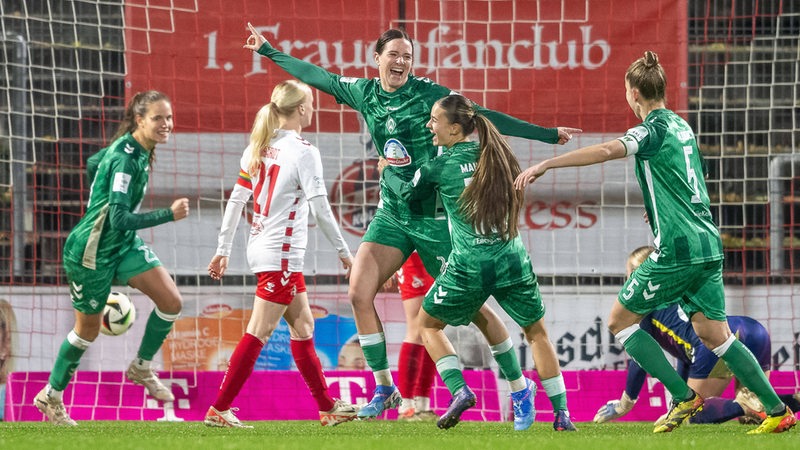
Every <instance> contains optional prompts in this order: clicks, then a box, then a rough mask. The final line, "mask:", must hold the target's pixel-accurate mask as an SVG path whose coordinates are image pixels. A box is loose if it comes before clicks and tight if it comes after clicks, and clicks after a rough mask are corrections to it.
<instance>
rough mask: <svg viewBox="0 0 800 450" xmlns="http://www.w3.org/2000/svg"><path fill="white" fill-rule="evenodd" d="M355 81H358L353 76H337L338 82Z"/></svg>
mask: <svg viewBox="0 0 800 450" xmlns="http://www.w3.org/2000/svg"><path fill="white" fill-rule="evenodd" d="M356 81H358V78H353V77H341V78H339V82H340V83H351V84H352V83H355V82H356Z"/></svg>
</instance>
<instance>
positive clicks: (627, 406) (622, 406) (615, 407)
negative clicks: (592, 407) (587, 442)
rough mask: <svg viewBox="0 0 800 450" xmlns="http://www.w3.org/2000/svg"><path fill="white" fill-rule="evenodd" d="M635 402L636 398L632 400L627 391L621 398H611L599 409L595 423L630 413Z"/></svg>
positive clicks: (595, 416)
mask: <svg viewBox="0 0 800 450" xmlns="http://www.w3.org/2000/svg"><path fill="white" fill-rule="evenodd" d="M635 404H636V400H632V399H631V398H630V397H628V393H627V392H623V393H622V397H621V398H620V399H619V400H611V401H609V402H608V403H606V404H605V405H603V406H601V407H600V409H598V410H597V414H595V415H594V423H605V422H608V421H610V420H616V419H619V418H620V417H622V416H624V415H625V414H628V412H630V410H632V409H633V405H635Z"/></svg>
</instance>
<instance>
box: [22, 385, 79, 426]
mask: <svg viewBox="0 0 800 450" xmlns="http://www.w3.org/2000/svg"><path fill="white" fill-rule="evenodd" d="M33 404H34V405H35V406H36V409H38V410H39V411H40V412H41V413H42V414H44V415H45V416H47V420H49V421H50V423H52V424H53V425H66V426H70V427H74V426H76V425H78V423H77V422H75V421H74V420H72V419H71V418H70V417H69V415H68V414H67V409H66V408H64V402H63V401H62V400H56V399H52V398H50V397H49V396H48V395H47V387H45V388H44V389H42V390H41V391H39V393H38V394H36V397H34V399H33Z"/></svg>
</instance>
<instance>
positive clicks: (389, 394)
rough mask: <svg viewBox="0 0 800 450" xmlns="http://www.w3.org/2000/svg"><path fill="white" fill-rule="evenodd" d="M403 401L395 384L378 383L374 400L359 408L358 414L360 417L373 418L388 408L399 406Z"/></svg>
mask: <svg viewBox="0 0 800 450" xmlns="http://www.w3.org/2000/svg"><path fill="white" fill-rule="evenodd" d="M402 401H403V398H402V397H401V396H400V391H398V390H397V388H396V387H395V386H394V385H392V386H384V385H378V386H376V387H375V393H374V394H373V396H372V400H370V401H369V403H367V404H366V405H364V406H362V407H361V408H360V409H359V410H358V414H357V416H358V418H359V419H373V418H375V417H378V416H379V415H380V414H381V413H383V412H384V411H385V410H387V409H392V408H397V407H398V406H400V403H401V402H402Z"/></svg>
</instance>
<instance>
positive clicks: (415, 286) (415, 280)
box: [397, 252, 433, 300]
mask: <svg viewBox="0 0 800 450" xmlns="http://www.w3.org/2000/svg"><path fill="white" fill-rule="evenodd" d="M432 284H433V277H432V276H430V275H429V274H428V272H427V271H426V270H425V266H424V265H423V264H422V259H420V257H419V255H418V254H417V252H414V253H412V254H411V256H409V257H408V259H407V260H406V262H405V263H403V266H402V267H400V270H398V271H397V287H398V288H399V289H400V298H401V299H403V300H408V299H410V298H414V297H424V296H425V294H427V293H428V289H430V288H431V285H432Z"/></svg>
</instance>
